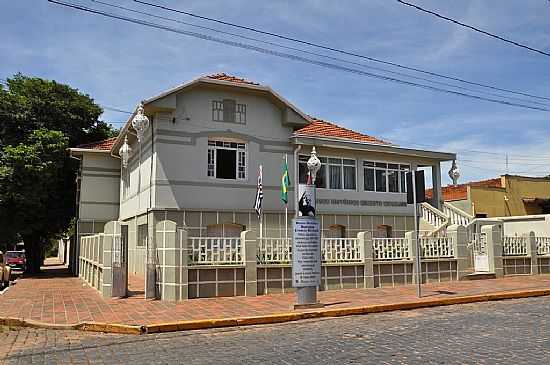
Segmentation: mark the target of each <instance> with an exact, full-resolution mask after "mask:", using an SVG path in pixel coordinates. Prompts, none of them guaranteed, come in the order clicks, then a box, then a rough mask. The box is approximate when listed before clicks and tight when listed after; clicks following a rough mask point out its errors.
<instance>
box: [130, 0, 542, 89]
mask: <svg viewBox="0 0 550 365" xmlns="http://www.w3.org/2000/svg"><path fill="white" fill-rule="evenodd" d="M134 2H136V3H139V4H143V5H148V6H151V7H155V8H159V9H163V10H167V11H171V12H175V13H179V14H184V15H188V16H191V17H194V18H198V19H203V20H208V21H211V22H216V23H219V24H223V25H227V26H231V27H235V28H240V29H245V30H248V31H251V32H255V33H259V34H264V35H269V36H272V37H276V38H280V39H285V40H287V41H292V42H296V43H301V44H305V45H308V46H311V47H316V48H321V49H324V50H328V51H333V52H337V53H340V54H345V55H348V56H353V57H359V58H363V59H366V60H369V61H372V62H378V63H382V64H385V65H390V66H394V67H398V68H401V69H405V70H409V71H415V72H419V73H423V74H427V75H431V76H436V77H441V78H445V79H449V80H453V81H458V82H462V83H465V84H470V85H475V86H479V87H484V88H489V89H492V90H498V91H503V92H507V93H512V94H517V95H523V96H528V97H532V98H536V99H544V100H550V97H545V96H539V95H533V94H530V93H526V92H522V91H515V90H510V89H504V88H499V87H496V86H492V85H487V84H482V83H479V82H475V81H468V80H465V79H462V78H458V77H454V76H447V75H443V74H440V73H436V72H432V71H426V70H422V69H419V68H416V67H410V66H405V65H402V64H399V63H396V62H390V61H385V60H381V59H378V58H374V57H370V56H365V55H362V54H358V53H354V52H349V51H345V50H342V49H338V48H334V47H329V46H325V45H322V44H318V43H313V42H309V41H305V40H301V39H298V38H293V37H289V36H285V35H281V34H277V33H272V32H267V31H263V30H260V29H257V28H252V27H248V26H244V25H239V24H235V23H230V22H226V21H223V20H220V19H215V18H209V17H206V16H202V15H198V14H194V13H190V12H187V11H183V10H178V9H173V8H169V7H166V6H162V5H158V4H152V3H149V2H146V1H141V0H134Z"/></svg>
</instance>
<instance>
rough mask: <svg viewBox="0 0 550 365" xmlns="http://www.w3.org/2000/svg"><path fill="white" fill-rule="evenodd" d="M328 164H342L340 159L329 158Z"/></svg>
mask: <svg viewBox="0 0 550 365" xmlns="http://www.w3.org/2000/svg"><path fill="white" fill-rule="evenodd" d="M328 163H330V164H336V165H340V164H341V163H342V159H341V158H329V159H328Z"/></svg>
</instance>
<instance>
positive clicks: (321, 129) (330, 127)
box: [295, 117, 391, 145]
mask: <svg viewBox="0 0 550 365" xmlns="http://www.w3.org/2000/svg"><path fill="white" fill-rule="evenodd" d="M311 120H312V121H313V122H312V123H311V124H308V125H307V126H305V127H303V128H302V129H299V130H297V131H296V132H295V134H300V135H309V136H318V137H336V138H344V139H351V140H354V141H361V142H369V143H376V144H385V145H390V144H391V143H389V142H386V141H383V140H381V139H378V138H375V137H372V136H369V135H366V134H362V133H359V132H355V131H353V130H351V129H348V128H344V127H340V126H339V125H336V124H334V123H330V122H327V121H325V120H322V119H317V118H313V117H311Z"/></svg>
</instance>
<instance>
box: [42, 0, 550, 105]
mask: <svg viewBox="0 0 550 365" xmlns="http://www.w3.org/2000/svg"><path fill="white" fill-rule="evenodd" d="M48 2H50V3H54V4H58V5H62V6H65V7H69V8H73V9H77V10H81V11H84V12H88V13H92V14H96V15H101V16H105V17H109V18H113V19H119V20H122V21H126V22H129V23H134V24H138V25H142V26H146V27H150V28H156V29H161V30H165V31H169V32H173V33H177V34H182V35H186V36H190V37H194V38H198V39H202V40H208V41H212V42H215V43H220V44H225V45H229V46H232V47H237V48H242V49H247V50H252V51H255V52H258V53H263V54H266V55H271V56H277V57H281V58H286V59H290V60H294V61H298V62H303V63H309V64H313V65H317V66H321V67H325V68H329V69H334V70H339V71H344V72H349V73H353V74H356V75H361V76H365V77H370V78H375V79H379V80H384V81H391V82H395V83H398V84H401V85H407V86H413V87H417V88H422V89H426V90H432V91H437V92H443V93H448V94H452V95H457V96H463V97H467V98H471V99H477V100H483V101H488V102H493V103H497V104H503V105H509V106H516V107H521V108H527V109H532V110H540V111H550V109H546V108H542V107H538V106H532V105H526V104H520V103H514V102H509V101H505V100H499V99H493V98H488V97H483V96H479V95H472V94H468V93H464V92H459V91H455V90H448V89H443V88H438V87H435V86H431V85H426V84H419V83H415V82H412V81H406V80H402V79H398V78H394V77H390V76H384V75H379V74H374V73H370V72H365V71H362V70H358V69H354V68H350V67H346V66H342V65H337V64H333V63H329V62H323V61H318V60H312V59H309V58H305V57H301V56H297V55H295V54H290V53H284V52H279V51H274V50H271V49H266V48H262V47H258V46H254V45H250V44H246V43H240V42H235V41H231V40H226V39H222V38H217V37H213V36H210V35H205V34H202V33H197V32H191V31H184V30H181V29H177V28H173V27H169V26H165V25H161V24H157V23H152V22H149V21H145V20H141V19H136V18H131V17H127V16H123V15H118V14H113V13H109V12H105V11H101V10H97V9H92V8H88V7H85V6H81V5H77V4H74V3H66V2H61V1H56V0H48Z"/></svg>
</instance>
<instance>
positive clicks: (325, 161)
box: [308, 156, 327, 163]
mask: <svg viewBox="0 0 550 365" xmlns="http://www.w3.org/2000/svg"><path fill="white" fill-rule="evenodd" d="M318 158H319V160H320V161H321V163H327V158H326V157H318ZM308 159H309V156H308Z"/></svg>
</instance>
